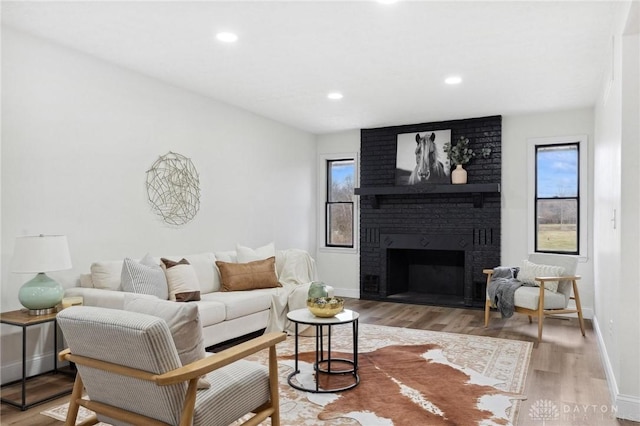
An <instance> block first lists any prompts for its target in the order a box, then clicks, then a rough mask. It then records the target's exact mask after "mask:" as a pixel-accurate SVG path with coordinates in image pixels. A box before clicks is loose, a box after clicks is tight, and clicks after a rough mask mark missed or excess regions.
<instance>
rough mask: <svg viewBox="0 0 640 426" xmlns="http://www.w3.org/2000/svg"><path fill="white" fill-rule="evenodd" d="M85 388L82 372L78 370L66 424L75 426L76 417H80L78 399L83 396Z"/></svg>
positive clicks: (66, 425)
mask: <svg viewBox="0 0 640 426" xmlns="http://www.w3.org/2000/svg"><path fill="white" fill-rule="evenodd" d="M83 390H84V385H83V384H82V378H81V377H80V373H78V372H76V381H75V382H74V383H73V391H72V392H71V398H70V400H69V409H68V410H67V420H66V421H65V423H64V424H65V426H75V424H76V419H77V417H78V410H79V409H80V405H79V404H78V400H79V399H80V398H82V391H83Z"/></svg>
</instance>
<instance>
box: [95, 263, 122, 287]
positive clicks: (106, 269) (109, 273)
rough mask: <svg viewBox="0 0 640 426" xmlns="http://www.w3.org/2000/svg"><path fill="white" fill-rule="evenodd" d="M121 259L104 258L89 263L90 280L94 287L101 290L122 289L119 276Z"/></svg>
mask: <svg viewBox="0 0 640 426" xmlns="http://www.w3.org/2000/svg"><path fill="white" fill-rule="evenodd" d="M121 274H122V260H105V261H99V262H93V263H92V264H91V282H93V287H94V288H100V289H103V290H118V291H120V290H122V286H121V285H120V276H121Z"/></svg>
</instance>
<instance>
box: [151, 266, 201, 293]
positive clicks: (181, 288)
mask: <svg viewBox="0 0 640 426" xmlns="http://www.w3.org/2000/svg"><path fill="white" fill-rule="evenodd" d="M161 260H162V265H163V269H164V271H165V274H166V277H167V284H168V286H169V300H171V301H173V302H189V301H195V300H200V283H199V282H198V276H197V275H196V271H195V270H194V269H193V266H192V265H191V264H190V263H189V261H188V260H187V259H181V260H180V261H178V262H174V261H173V260H170V259H165V258H164V257H163V258H162V259H161Z"/></svg>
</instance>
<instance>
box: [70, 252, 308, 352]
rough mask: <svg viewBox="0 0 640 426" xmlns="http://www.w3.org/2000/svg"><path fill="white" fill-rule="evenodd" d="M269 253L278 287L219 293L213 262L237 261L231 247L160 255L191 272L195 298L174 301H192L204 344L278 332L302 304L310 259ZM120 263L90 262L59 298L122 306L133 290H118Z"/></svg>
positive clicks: (305, 292) (217, 276)
mask: <svg viewBox="0 0 640 426" xmlns="http://www.w3.org/2000/svg"><path fill="white" fill-rule="evenodd" d="M238 248H240V246H239V247H238ZM274 252H275V268H276V275H277V279H278V283H279V284H280V285H281V287H276V288H263V289H254V290H245V291H223V286H222V283H221V279H220V273H219V270H218V267H217V266H216V263H215V262H216V260H221V261H223V262H229V263H239V262H238V252H237V251H228V252H220V253H216V254H214V253H200V254H195V255H186V256H163V257H165V258H170V259H172V260H174V259H175V260H180V259H182V258H185V259H187V260H188V261H189V263H190V264H191V265H192V266H193V269H194V270H195V274H196V275H197V280H198V282H199V286H200V297H201V300H199V301H192V302H175V303H195V304H197V305H198V310H199V314H200V321H201V323H202V328H203V337H204V345H205V347H209V346H212V345H215V344H218V343H221V342H224V341H227V340H230V339H234V338H237V337H241V336H244V335H246V334H249V333H252V332H255V331H259V330H262V329H267V331H275V330H280V331H282V330H284V329H286V328H287V326H288V321H287V320H286V313H287V312H288V310H289V309H299V308H303V307H304V306H305V304H306V297H307V292H308V288H309V283H310V282H311V281H313V280H315V279H316V269H315V261H314V260H313V258H312V257H311V256H310V255H309V254H308V253H307V252H306V251H303V250H298V249H288V250H274ZM263 257H264V256H263ZM157 261H158V262H159V258H158V259H157ZM123 263H124V262H123V260H115V261H99V262H94V263H93V264H92V265H91V272H90V273H89V274H83V275H82V276H81V277H80V287H73V288H68V289H66V291H65V297H73V296H82V297H83V304H84V305H88V306H99V307H106V308H113V309H124V307H125V303H126V301H127V300H128V299H127V298H131V297H132V296H133V293H130V292H125V291H123V289H122V283H121V274H122V267H123ZM135 297H137V298H140V297H142V298H152V299H155V298H157V297H156V296H153V295H149V294H135Z"/></svg>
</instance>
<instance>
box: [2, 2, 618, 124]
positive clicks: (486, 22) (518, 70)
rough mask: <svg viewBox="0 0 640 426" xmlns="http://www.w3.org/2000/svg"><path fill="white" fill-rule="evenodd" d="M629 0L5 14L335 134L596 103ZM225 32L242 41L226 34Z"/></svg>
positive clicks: (38, 8) (154, 7)
mask: <svg viewBox="0 0 640 426" xmlns="http://www.w3.org/2000/svg"><path fill="white" fill-rule="evenodd" d="M621 4H622V3H620V2H616V1H612V2H608V1H599V2H581V1H569V2H553V1H549V2H538V1H529V2H524V1H494V2H486V1H473V2H462V1H448V2H432V1H400V2H399V3H396V4H393V5H384V4H380V3H378V2H376V1H373V0H371V1H346V2H345V1H343V2H330V1H290V2H273V1H254V2H249V1H234V2H222V1H199V2H187V1H168V2H149V1H119V2H110V1H107V2H99V1H82V2H56V1H45V2H27V1H16V2H10V1H4V0H3V1H2V5H1V7H2V10H1V12H2V25H8V26H11V27H13V28H17V29H19V30H23V31H26V32H29V33H33V34H36V35H38V36H41V37H44V38H47V39H50V40H53V41H55V42H58V43H61V44H63V45H67V46H70V47H72V48H74V49H77V50H80V51H82V52H86V53H88V54H90V55H94V56H96V57H99V58H102V59H104V60H107V61H110V62H113V63H116V64H119V65H122V66H124V67H126V68H129V69H132V70H136V71H138V72H140V73H143V74H146V75H149V76H153V77H155V78H158V79H160V80H163V81H165V82H168V83H170V84H173V85H175V86H179V87H182V88H186V89H188V90H191V91H194V92H197V93H200V94H203V95H205V96H209V97H212V98H215V99H217V100H221V101H223V102H226V103H229V104H232V105H235V106H238V107H240V108H243V109H246V110H249V111H252V112H254V113H256V114H259V115H263V116H266V117H269V118H271V119H274V120H277V121H280V122H283V123H286V124H288V125H291V126H295V127H297V128H300V129H303V130H306V131H310V132H313V133H329V132H335V131H341V130H345V129H357V128H370V127H380V126H386V125H397V124H409V123H420V122H430V121H438V120H447V119H458V118H468V117H479V116H485V115H494V114H502V115H508V114H520V113H532V112H538V111H549V110H560V109H569V108H578V107H586V106H592V105H594V103H595V101H596V96H597V94H598V93H599V88H600V85H601V82H602V74H603V70H604V68H605V66H606V64H607V63H608V62H607V61H609V60H610V59H609V58H610V49H611V43H612V42H611V34H612V31H613V27H614V19H615V17H616V14H617V12H618V9H619V7H621ZM221 30H227V31H233V32H235V33H237V34H238V35H239V37H240V38H239V41H238V42H237V43H235V44H233V45H225V44H221V43H220V42H217V41H216V40H215V37H214V34H215V33H216V32H218V31H221ZM450 74H458V75H460V76H461V77H462V78H463V82H462V84H460V85H458V86H448V85H446V84H444V82H443V80H444V78H445V77H446V76H448V75H450ZM334 90H337V91H341V92H342V93H343V94H344V99H342V100H340V101H331V100H328V99H327V98H326V95H327V93H328V92H330V91H334Z"/></svg>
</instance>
